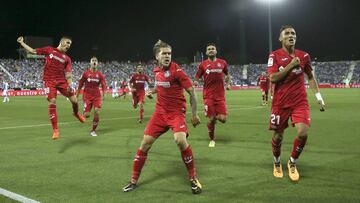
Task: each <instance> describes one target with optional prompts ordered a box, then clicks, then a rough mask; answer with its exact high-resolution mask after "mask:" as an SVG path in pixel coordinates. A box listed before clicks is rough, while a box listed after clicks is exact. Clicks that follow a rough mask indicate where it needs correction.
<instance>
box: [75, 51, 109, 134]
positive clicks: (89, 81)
mask: <svg viewBox="0 0 360 203" xmlns="http://www.w3.org/2000/svg"><path fill="white" fill-rule="evenodd" d="M98 64H99V62H98V59H97V58H96V57H95V56H94V57H92V58H91V59H90V68H89V70H86V71H85V72H84V73H83V75H82V77H81V79H80V80H79V87H78V89H77V92H76V97H79V95H80V90H81V89H82V87H83V86H84V85H85V88H84V95H83V100H84V116H85V117H86V118H88V117H89V116H90V112H91V109H92V107H94V119H93V125H92V130H91V132H90V135H91V136H93V137H95V136H97V135H96V131H95V130H96V128H97V126H98V123H99V120H100V109H101V100H104V98H105V92H106V80H105V77H104V75H103V74H102V73H101V72H100V71H99V70H98ZM100 84H101V89H102V94H100V90H99V86H100Z"/></svg>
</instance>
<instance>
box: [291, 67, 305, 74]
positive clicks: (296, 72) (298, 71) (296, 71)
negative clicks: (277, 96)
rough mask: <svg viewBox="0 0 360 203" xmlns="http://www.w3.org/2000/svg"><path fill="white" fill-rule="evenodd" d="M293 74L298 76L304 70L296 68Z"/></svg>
mask: <svg viewBox="0 0 360 203" xmlns="http://www.w3.org/2000/svg"><path fill="white" fill-rule="evenodd" d="M291 72H293V73H295V74H296V75H298V74H300V73H302V72H303V71H302V69H301V68H300V67H297V68H294V69H293V70H292V71H291Z"/></svg>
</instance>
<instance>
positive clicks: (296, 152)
mask: <svg viewBox="0 0 360 203" xmlns="http://www.w3.org/2000/svg"><path fill="white" fill-rule="evenodd" d="M306 140H307V137H304V138H302V139H298V138H295V140H294V145H293V149H292V152H291V157H292V158H293V159H298V158H299V156H300V154H301V152H302V151H303V149H304V147H305V144H306Z"/></svg>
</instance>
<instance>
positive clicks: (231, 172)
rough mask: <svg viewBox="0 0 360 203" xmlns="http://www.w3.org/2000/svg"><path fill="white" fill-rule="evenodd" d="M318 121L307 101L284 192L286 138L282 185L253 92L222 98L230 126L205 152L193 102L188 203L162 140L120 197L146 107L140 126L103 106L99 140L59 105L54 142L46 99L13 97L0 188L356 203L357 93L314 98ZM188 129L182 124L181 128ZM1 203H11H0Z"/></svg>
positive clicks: (49, 195)
mask: <svg viewBox="0 0 360 203" xmlns="http://www.w3.org/2000/svg"><path fill="white" fill-rule="evenodd" d="M322 95H323V97H324V99H325V102H326V105H327V109H326V111H325V112H323V113H321V112H320V111H319V110H318V105H317V104H316V103H315V97H314V95H313V94H312V93H309V101H310V103H311V118H312V125H311V128H310V132H309V139H308V143H307V145H306V147H305V150H304V152H303V154H302V155H301V157H300V159H299V161H298V169H299V172H300V175H301V177H300V181H299V182H298V183H292V182H290V180H289V178H288V176H287V175H288V173H287V169H286V165H285V163H286V160H287V158H288V156H289V154H290V150H291V147H292V142H293V139H294V136H295V130H294V128H291V127H290V128H288V129H287V130H286V132H285V138H284V144H283V147H282V164H283V168H284V169H285V170H284V172H285V174H284V178H283V179H275V178H274V177H273V175H272V153H271V144H270V143H271V131H269V130H267V128H268V120H269V109H270V107H269V106H267V107H262V106H261V105H260V103H261V102H260V99H261V97H260V92H259V91H258V90H243V91H228V92H227V104H228V111H229V117H228V122H227V123H226V124H217V125H216V135H217V143H216V147H215V148H209V147H208V136H207V128H206V120H205V118H204V116H203V105H202V99H201V98H202V97H201V93H199V94H198V100H199V105H198V109H199V112H200V113H199V114H200V115H201V119H202V124H201V125H200V126H198V127H197V128H193V127H192V126H191V125H190V124H189V130H190V138H189V142H190V144H191V145H192V148H193V152H194V157H195V161H196V166H197V171H198V176H199V179H200V181H201V183H202V185H203V193H202V194H200V195H193V194H192V193H191V189H190V185H189V182H188V180H187V172H186V169H185V166H184V164H183V163H182V160H181V156H180V152H179V150H178V148H177V146H176V144H175V143H174V141H173V136H172V134H171V133H170V132H171V131H169V132H167V133H166V134H164V135H162V136H161V137H160V138H159V140H157V142H155V144H154V145H153V148H152V149H151V150H150V153H149V156H148V160H147V162H146V164H145V167H144V169H143V172H142V174H141V177H140V180H139V187H138V188H137V189H136V190H135V191H133V192H131V193H123V192H122V190H121V189H122V187H123V186H125V184H126V183H127V182H128V181H129V179H130V175H131V170H132V160H133V157H134V155H135V152H136V150H137V149H138V147H139V145H140V141H141V139H142V136H143V130H144V128H145V125H146V122H147V121H148V119H149V116H150V115H151V113H152V111H153V109H154V101H155V100H147V101H146V102H147V103H146V106H145V122H144V123H143V124H139V123H137V120H138V119H137V116H138V110H134V109H133V108H132V106H131V100H130V98H129V97H127V98H126V99H125V100H124V99H122V98H121V99H115V100H114V99H112V98H111V97H110V95H108V97H107V98H106V100H105V101H104V103H103V109H102V112H101V117H100V124H99V126H98V130H97V133H98V137H90V136H89V131H90V128H91V123H92V118H91V119H88V120H87V121H86V123H85V124H81V123H79V122H77V120H75V118H74V117H73V116H72V115H71V105H70V103H69V102H68V101H66V99H65V98H64V97H62V96H59V97H58V101H57V110H58V121H59V129H60V139H59V140H57V141H53V140H52V139H51V134H52V129H51V127H50V124H49V123H50V122H49V120H48V115H47V102H46V99H45V98H44V97H43V96H41V97H39V96H38V97H12V98H10V99H11V101H10V103H0V188H4V189H6V190H9V191H12V192H15V193H18V194H21V195H23V196H26V197H28V198H31V199H35V200H37V201H40V202H68V203H70V202H74V203H78V202H360V192H359V191H360V170H359V169H360V147H359V143H360V89H322ZM188 120H189V119H188ZM0 202H13V201H12V200H11V199H8V198H6V197H3V196H1V195H0Z"/></svg>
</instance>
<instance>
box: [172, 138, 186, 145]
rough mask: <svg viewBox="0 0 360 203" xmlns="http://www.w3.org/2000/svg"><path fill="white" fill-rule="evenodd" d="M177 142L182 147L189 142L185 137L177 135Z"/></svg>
mask: <svg viewBox="0 0 360 203" xmlns="http://www.w3.org/2000/svg"><path fill="white" fill-rule="evenodd" d="M174 139H175V143H176V144H177V145H178V146H179V147H181V146H184V145H186V144H187V141H186V138H185V137H175V138H174Z"/></svg>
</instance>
